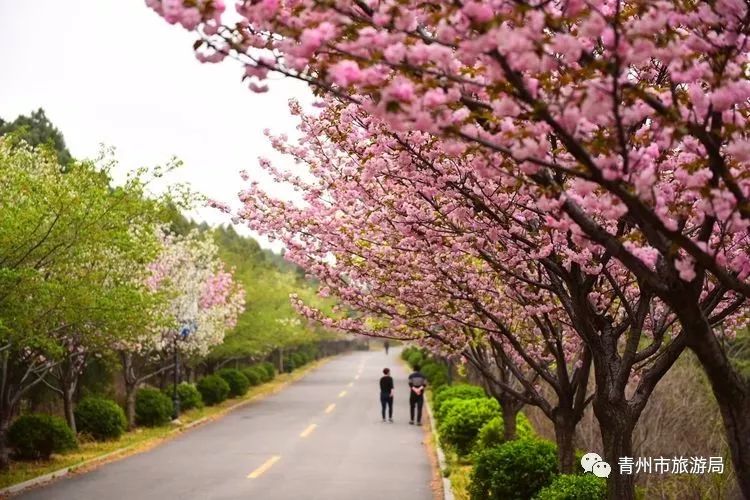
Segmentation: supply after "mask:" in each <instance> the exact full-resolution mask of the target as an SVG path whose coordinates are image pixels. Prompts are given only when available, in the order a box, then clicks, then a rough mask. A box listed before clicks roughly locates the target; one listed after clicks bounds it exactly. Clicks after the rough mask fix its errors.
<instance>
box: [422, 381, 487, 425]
mask: <svg viewBox="0 0 750 500" xmlns="http://www.w3.org/2000/svg"><path fill="white" fill-rule="evenodd" d="M484 397H487V394H486V393H485V392H484V389H482V388H481V387H478V386H476V385H470V384H456V385H450V386H443V387H441V388H440V389H438V390H437V391H436V392H435V395H434V398H433V400H432V408H433V410H435V414H436V415H437V417H438V419H442V418H443V417H444V413H443V411H444V409H443V403H445V402H446V401H449V400H454V399H476V398H484Z"/></svg>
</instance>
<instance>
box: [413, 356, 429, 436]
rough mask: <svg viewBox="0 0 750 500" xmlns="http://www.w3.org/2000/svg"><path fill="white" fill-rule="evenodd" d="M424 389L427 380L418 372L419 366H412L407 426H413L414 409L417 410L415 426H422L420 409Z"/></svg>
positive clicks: (422, 404) (422, 403)
mask: <svg viewBox="0 0 750 500" xmlns="http://www.w3.org/2000/svg"><path fill="white" fill-rule="evenodd" d="M426 387H427V379H426V378H425V376H424V375H422V373H421V372H420V371H419V366H414V373H412V374H411V375H409V416H410V420H409V425H414V410H415V409H416V410H417V425H422V407H423V406H424V390H425V388H426Z"/></svg>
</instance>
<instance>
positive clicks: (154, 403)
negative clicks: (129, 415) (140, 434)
mask: <svg viewBox="0 0 750 500" xmlns="http://www.w3.org/2000/svg"><path fill="white" fill-rule="evenodd" d="M172 409H173V408H172V400H171V399H169V396H167V395H165V394H164V393H162V392H161V391H159V390H158V389H154V388H151V387H144V388H143V389H139V390H138V393H137V394H136V397H135V420H136V422H137V423H138V425H145V426H146V427H154V426H157V425H164V424H166V423H167V422H169V421H170V420H171V418H172Z"/></svg>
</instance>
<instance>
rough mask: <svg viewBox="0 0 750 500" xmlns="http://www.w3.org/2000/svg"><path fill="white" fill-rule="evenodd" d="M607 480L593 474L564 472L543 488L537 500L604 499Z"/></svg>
mask: <svg viewBox="0 0 750 500" xmlns="http://www.w3.org/2000/svg"><path fill="white" fill-rule="evenodd" d="M605 498H607V481H606V480H604V479H603V478H599V477H596V476H595V475H593V474H585V475H583V474H575V475H574V474H562V475H560V476H557V477H556V478H555V480H554V481H552V484H550V485H549V486H546V487H544V488H542V490H541V491H540V492H539V494H538V495H537V496H536V498H535V500H604V499H605Z"/></svg>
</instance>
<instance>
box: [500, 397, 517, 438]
mask: <svg viewBox="0 0 750 500" xmlns="http://www.w3.org/2000/svg"><path fill="white" fill-rule="evenodd" d="M520 410H521V408H520V407H517V406H515V405H508V408H507V409H506V408H503V439H504V440H505V441H513V440H514V439H516V438H518V434H517V433H516V419H517V418H518V412H519V411H520Z"/></svg>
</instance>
